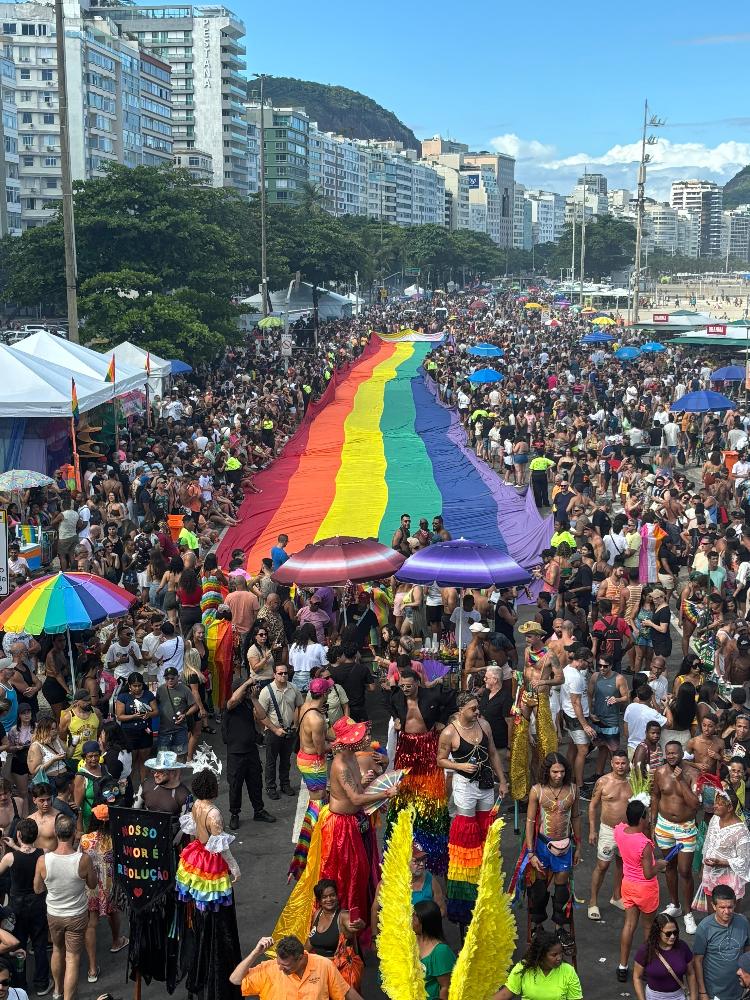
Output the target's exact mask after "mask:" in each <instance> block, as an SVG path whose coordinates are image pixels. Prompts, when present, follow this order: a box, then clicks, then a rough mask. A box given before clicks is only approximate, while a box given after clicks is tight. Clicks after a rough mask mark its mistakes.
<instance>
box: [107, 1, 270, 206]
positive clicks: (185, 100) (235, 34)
mask: <svg viewBox="0 0 750 1000" xmlns="http://www.w3.org/2000/svg"><path fill="white" fill-rule="evenodd" d="M103 9H104V10H105V11H106V14H107V17H110V18H112V19H113V20H114V21H116V22H117V24H119V25H120V26H121V27H122V29H123V31H124V32H127V33H128V34H129V35H132V36H133V37H135V38H137V40H138V42H139V43H140V44H141V45H142V46H144V47H145V48H147V49H148V50H149V51H151V52H153V53H154V55H156V56H157V57H158V58H160V59H163V60H164V61H165V62H168V63H169V64H170V65H171V67H172V86H173V112H172V114H173V127H172V133H173V137H174V141H175V143H177V144H178V145H179V146H180V147H181V148H182V149H192V148H195V149H199V150H202V151H203V152H204V153H208V154H209V155H210V156H211V161H212V164H213V183H214V187H232V188H236V189H237V190H238V191H239V192H241V193H242V194H248V193H249V191H250V183H251V182H250V166H249V156H250V151H249V148H248V129H247V121H246V120H245V104H246V102H247V90H246V81H245V78H244V77H243V76H242V74H243V73H244V71H245V68H246V67H245V59H244V56H245V47H244V45H243V44H242V39H243V38H244V35H245V25H244V24H243V22H242V21H241V20H240V19H239V18H238V17H236V16H235V15H234V14H233V13H232V11H231V10H228V9H227V8H226V7H221V6H200V7H199V6H190V5H186V6H182V7H171V6H166V5H159V6H147V7H135V6H133V7H129V6H119V7H106V8H103Z"/></svg>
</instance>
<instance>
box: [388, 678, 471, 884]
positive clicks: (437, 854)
mask: <svg viewBox="0 0 750 1000" xmlns="http://www.w3.org/2000/svg"><path fill="white" fill-rule="evenodd" d="M454 699H455V691H452V690H451V691H449V692H446V691H444V690H443V689H442V688H437V687H434V688H425V687H422V686H421V684H420V683H419V677H418V676H417V674H415V673H414V671H413V670H409V669H408V668H404V669H403V670H401V671H400V674H399V680H398V685H397V686H394V687H392V688H391V694H390V707H391V715H392V716H393V719H394V724H395V727H396V731H397V733H398V737H397V741H396V758H395V767H396V769H397V770H398V769H399V768H402V767H404V768H408V769H409V770H408V773H407V774H406V775H405V776H404V778H403V780H402V781H401V783H400V784H399V786H398V794H397V795H396V797H395V798H394V799H393V801H392V802H391V805H390V808H389V810H388V826H387V828H386V840H387V839H388V834H389V831H390V828H391V825H392V824H393V822H394V821H395V819H396V816H397V815H398V813H399V811H400V810H401V809H404V808H406V807H407V806H414V812H415V816H414V837H415V839H416V840H417V841H418V842H419V843H420V844H421V845H422V847H423V848H424V849H425V851H426V852H427V867H428V868H429V870H430V871H431V872H432V873H433V875H445V874H446V873H447V871H448V825H449V819H448V797H447V792H446V787H445V774H444V772H443V769H442V768H440V767H439V766H438V762H437V751H438V730H437V726H438V725H440V724H442V723H444V722H445V721H446V719H447V717H448V716H449V715H450V713H451V711H452V710H453V708H454Z"/></svg>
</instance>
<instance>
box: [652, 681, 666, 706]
mask: <svg viewBox="0 0 750 1000" xmlns="http://www.w3.org/2000/svg"><path fill="white" fill-rule="evenodd" d="M648 686H649V687H650V688H651V690H652V691H653V692H654V697H655V699H656V703H657V704H658V705H661V703H662V702H663V701H664V699H665V698H666V697H667V691H668V690H669V681H668V680H667V675H666V674H661V675H660V676H659V677H657V678H656V679H655V680H650V681H649V682H648Z"/></svg>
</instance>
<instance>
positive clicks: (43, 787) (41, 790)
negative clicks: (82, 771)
mask: <svg viewBox="0 0 750 1000" xmlns="http://www.w3.org/2000/svg"><path fill="white" fill-rule="evenodd" d="M53 796H54V793H53V791H52V786H51V785H47V784H44V783H40V784H38V785H32V786H31V797H32V799H33V800H34V806H35V807H36V808H35V809H34V812H33V813H31V814H30V815H29V819H33V820H34V822H35V823H36V825H37V828H38V830H39V833H38V836H37V838H36V841H35V843H34V847H41V849H42V850H43V851H54V850H55V848H56V847H57V834H56V833H55V820H56V819H57V817H58V816H59V815H60V812H59V811H58V810H57V809H55V807H54V806H53V805H52V799H53Z"/></svg>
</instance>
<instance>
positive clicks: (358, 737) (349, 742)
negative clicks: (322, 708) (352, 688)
mask: <svg viewBox="0 0 750 1000" xmlns="http://www.w3.org/2000/svg"><path fill="white" fill-rule="evenodd" d="M332 728H333V732H334V735H335V736H336V740H335V743H334V745H335V746H340V747H354V746H357V745H358V744H359V743H361V742H362V740H363V739H364V738H365V736H366V735H367V723H366V722H355V721H354V719H352V718H351V717H350V716H348V715H344V716H342V717H341V718H340V719H338V721H337V722H335V723H334V724H333V727H332ZM146 763H147V764H148V761H146Z"/></svg>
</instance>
